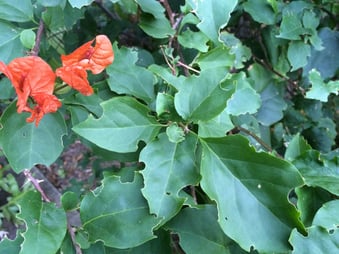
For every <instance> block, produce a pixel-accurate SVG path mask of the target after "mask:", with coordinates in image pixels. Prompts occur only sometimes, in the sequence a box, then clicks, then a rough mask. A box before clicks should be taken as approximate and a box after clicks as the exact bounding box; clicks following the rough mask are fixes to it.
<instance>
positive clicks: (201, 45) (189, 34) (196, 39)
mask: <svg viewBox="0 0 339 254" xmlns="http://www.w3.org/2000/svg"><path fill="white" fill-rule="evenodd" d="M178 41H179V43H180V44H181V45H182V46H184V47H186V48H192V49H197V50H199V51H200V52H207V51H208V46H207V45H206V44H207V42H208V37H207V36H206V35H205V34H203V33H202V32H193V31H191V30H190V29H189V28H188V29H187V30H186V31H184V32H182V33H181V34H180V35H179V36H178Z"/></svg>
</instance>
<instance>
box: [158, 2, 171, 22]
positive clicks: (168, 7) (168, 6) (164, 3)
mask: <svg viewBox="0 0 339 254" xmlns="http://www.w3.org/2000/svg"><path fill="white" fill-rule="evenodd" d="M159 2H160V3H162V5H163V6H164V7H165V10H166V12H167V15H168V18H169V19H170V22H171V26H172V27H173V25H174V23H175V21H174V14H173V11H172V9H171V6H170V5H169V3H168V1H167V0H159Z"/></svg>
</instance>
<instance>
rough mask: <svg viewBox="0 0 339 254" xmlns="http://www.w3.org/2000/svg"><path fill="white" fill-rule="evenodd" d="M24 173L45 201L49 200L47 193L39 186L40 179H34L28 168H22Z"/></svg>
mask: <svg viewBox="0 0 339 254" xmlns="http://www.w3.org/2000/svg"><path fill="white" fill-rule="evenodd" d="M24 175H25V176H26V178H27V179H28V180H29V181H30V182H31V183H32V184H33V186H34V188H35V189H36V190H37V191H39V192H40V194H41V196H42V198H43V200H45V201H46V202H51V201H50V199H49V198H48V197H47V195H46V194H45V192H44V191H43V190H42V188H41V187H40V181H39V180H37V179H35V178H34V177H33V176H32V174H31V172H30V171H29V170H28V169H25V170H24Z"/></svg>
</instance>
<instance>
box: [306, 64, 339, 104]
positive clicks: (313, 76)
mask: <svg viewBox="0 0 339 254" xmlns="http://www.w3.org/2000/svg"><path fill="white" fill-rule="evenodd" d="M308 78H309V79H310V82H311V84H312V87H311V89H310V90H309V91H307V92H306V98H308V99H315V100H320V101H323V102H327V98H328V96H329V95H330V94H331V93H333V94H336V95H338V93H339V81H338V80H335V81H332V80H330V81H329V82H327V83H325V82H324V81H323V79H322V77H321V75H320V73H319V72H318V71H317V70H315V69H312V70H311V71H310V72H309V74H308Z"/></svg>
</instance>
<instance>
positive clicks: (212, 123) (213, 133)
mask: <svg viewBox="0 0 339 254" xmlns="http://www.w3.org/2000/svg"><path fill="white" fill-rule="evenodd" d="M198 124H199V130H198V134H199V137H202V138H208V137H224V136H225V135H226V133H227V132H228V131H230V130H231V129H233V128H234V125H233V123H232V121H231V117H230V115H229V114H228V113H227V111H226V110H224V111H223V112H221V113H220V114H219V115H217V116H216V117H214V118H212V119H210V120H208V121H199V122H198Z"/></svg>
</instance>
